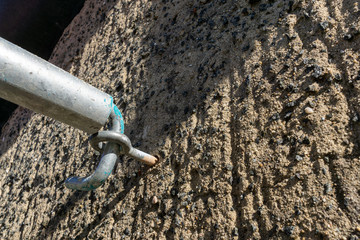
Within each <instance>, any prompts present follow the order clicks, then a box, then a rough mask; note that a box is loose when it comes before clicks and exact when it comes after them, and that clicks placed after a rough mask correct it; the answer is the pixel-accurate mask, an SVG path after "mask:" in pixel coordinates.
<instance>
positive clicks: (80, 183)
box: [65, 105, 158, 191]
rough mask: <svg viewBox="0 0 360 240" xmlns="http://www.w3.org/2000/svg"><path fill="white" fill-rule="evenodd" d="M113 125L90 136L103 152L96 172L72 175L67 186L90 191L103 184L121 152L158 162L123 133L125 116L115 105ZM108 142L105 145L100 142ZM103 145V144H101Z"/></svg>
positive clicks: (152, 162)
mask: <svg viewBox="0 0 360 240" xmlns="http://www.w3.org/2000/svg"><path fill="white" fill-rule="evenodd" d="M110 118H111V119H112V127H111V128H110V130H109V131H100V132H98V133H95V134H93V135H92V136H91V137H90V144H91V146H92V147H93V148H94V149H95V150H97V151H99V152H102V155H101V160H100V163H99V165H98V167H97V168H96V170H95V172H94V173H93V174H91V175H90V176H88V177H71V178H68V179H67V180H66V181H65V186H66V187H67V188H70V189H74V190H82V191H90V190H94V189H96V188H98V187H99V186H101V185H102V184H103V183H104V182H105V181H106V179H107V178H108V177H109V176H110V174H111V172H112V170H113V168H114V166H115V163H116V161H117V159H118V156H119V154H126V155H128V156H130V157H133V158H135V159H137V160H139V161H141V162H143V163H145V164H147V165H149V166H153V165H155V164H156V162H157V160H158V159H157V158H156V157H154V156H152V155H150V154H147V153H145V152H142V151H140V150H138V149H136V148H133V147H132V145H131V142H130V140H129V138H128V137H127V136H126V135H124V134H123V132H124V125H123V118H122V116H121V113H120V111H119V109H118V108H117V107H116V106H115V105H114V107H113V109H112V112H111V114H110ZM102 142H107V143H106V144H105V147H104V148H102V147H100V146H99V145H100V144H99V143H102ZM101 145H102V144H101Z"/></svg>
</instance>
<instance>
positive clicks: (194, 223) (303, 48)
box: [0, 0, 360, 239]
mask: <svg viewBox="0 0 360 240" xmlns="http://www.w3.org/2000/svg"><path fill="white" fill-rule="evenodd" d="M249 2H251V3H252V5H251V4H250V3H249ZM359 8H360V6H359V3H358V2H357V1H353V0H333V1H325V0H319V1H307V0H303V1H298V0H296V1H282V0H278V1H254V0H252V1H245V0H240V1H231V0H216V1H215V0H214V1H209V0H201V1H188V0H184V1H169V0H163V1H139V0H134V1H95V0H89V1H87V2H86V3H85V6H84V8H83V10H82V11H81V13H80V14H79V15H78V16H77V17H76V18H75V19H74V21H73V22H72V24H71V25H70V26H69V27H68V28H67V30H66V31H65V32H64V34H63V36H62V38H61V40H60V41H59V43H58V45H57V47H56V48H55V50H54V52H53V55H52V57H51V62H53V63H54V64H56V65H58V66H60V67H62V68H64V69H66V70H67V71H69V72H71V73H72V74H74V75H75V76H77V77H79V78H81V79H83V80H85V81H87V82H89V83H91V84H92V85H94V86H96V87H98V88H100V89H102V90H103V91H106V92H107V93H109V94H111V95H112V96H114V99H115V101H116V104H117V105H118V107H119V108H120V110H121V111H122V113H123V115H124V117H125V133H126V134H127V135H128V136H129V137H130V139H131V140H132V141H133V143H135V144H136V146H138V148H140V149H142V150H144V151H148V152H151V153H154V154H159V155H160V156H162V157H163V160H162V161H161V162H160V163H159V164H158V165H157V166H156V167H153V168H148V167H146V166H144V165H142V164H140V163H138V162H135V161H134V160H132V159H129V158H127V157H121V159H120V161H119V164H118V165H117V167H116V170H115V171H114V173H113V174H112V175H111V177H110V178H109V180H108V181H107V182H106V183H105V184H104V186H103V187H101V188H100V189H98V190H96V191H93V192H74V191H70V190H68V189H66V188H65V187H64V185H63V182H64V180H65V179H66V178H67V177H69V176H72V175H83V176H85V175H87V174H89V173H91V172H92V171H93V170H94V169H95V167H96V164H97V157H96V156H95V154H94V151H93V150H92V149H91V147H90V146H89V144H88V141H87V136H86V135H85V134H84V133H82V132H80V131H79V130H76V129H73V128H71V127H69V126H65V125H63V124H61V123H57V122H55V121H54V120H52V119H49V118H46V117H43V116H41V115H38V114H35V113H31V112H29V111H26V110H23V109H18V110H17V111H16V112H15V114H14V115H13V117H12V118H11V119H10V120H9V122H8V124H7V125H6V126H5V128H4V129H3V135H2V136H1V139H0V141H1V145H0V146H1V147H0V163H1V164H0V166H1V167H0V183H1V186H2V188H1V190H0V198H1V201H0V228H1V231H0V238H2V239H86V238H88V239H288V238H290V237H292V238H294V239H301V238H305V239H323V238H325V239H348V238H350V239H358V238H359V237H360V220H359V211H360V209H359V206H360V196H359V195H360V190H359V189H360V179H359V174H360V172H359V169H360V162H359V153H360V152H359V137H358V136H359V130H360V126H359V118H360V116H359V113H360V107H359V98H358V96H359V87H360V85H359V80H360V75H359V74H360V66H359V60H360V58H359V47H360V44H359V43H360V36H359V31H360V25H359V23H360V21H359V20H360V19H359V17H360V9H359ZM306 108H311V109H307V110H306V111H305V109H306ZM154 196H156V198H157V199H158V202H157V203H155V204H154V203H153V200H154Z"/></svg>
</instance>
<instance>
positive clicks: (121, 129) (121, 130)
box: [114, 105, 124, 133]
mask: <svg viewBox="0 0 360 240" xmlns="http://www.w3.org/2000/svg"><path fill="white" fill-rule="evenodd" d="M114 113H115V115H116V119H117V120H119V121H120V132H121V133H124V118H123V116H122V115H121V112H120V110H119V109H118V108H117V106H115V105H114Z"/></svg>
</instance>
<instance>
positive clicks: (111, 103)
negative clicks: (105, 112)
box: [104, 96, 125, 133]
mask: <svg viewBox="0 0 360 240" xmlns="http://www.w3.org/2000/svg"><path fill="white" fill-rule="evenodd" d="M104 102H105V103H106V98H105V99H104ZM108 106H109V109H110V113H111V111H112V110H113V111H114V113H115V115H116V119H117V120H118V121H120V128H121V129H120V132H121V133H124V129H125V126H124V118H123V116H122V115H121V112H120V110H119V109H118V107H117V106H116V105H115V104H114V99H113V97H112V96H110V103H109V105H108Z"/></svg>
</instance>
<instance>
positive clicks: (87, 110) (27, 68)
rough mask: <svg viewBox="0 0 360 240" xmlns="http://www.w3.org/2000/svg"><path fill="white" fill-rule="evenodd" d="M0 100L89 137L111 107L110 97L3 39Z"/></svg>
mask: <svg viewBox="0 0 360 240" xmlns="http://www.w3.org/2000/svg"><path fill="white" fill-rule="evenodd" d="M0 97H1V98H4V99H6V100H8V101H10V102H13V103H16V104H18V105H21V106H24V107H26V108H29V109H31V110H33V111H35V112H38V113H42V114H44V115H47V116H49V117H52V118H54V119H56V120H59V121H61V122H63V123H66V124H69V125H71V126H73V127H75V128H78V129H81V130H83V131H85V132H87V133H90V134H92V133H95V132H97V131H98V130H99V129H100V128H101V127H103V126H104V124H105V123H106V121H107V119H108V118H109V115H110V113H111V111H112V108H113V100H112V97H111V96H110V95H108V94H106V93H104V92H102V91H100V90H98V89H96V88H95V87H93V86H91V85H89V84H87V83H85V82H83V81H81V80H80V79H78V78H76V77H74V76H72V75H71V74H69V73H67V72H66V71H64V70H62V69H60V68H58V67H56V66H54V65H52V64H51V63H49V62H47V61H45V60H43V59H41V58H39V57H37V56H35V55H33V54H31V53H29V52H27V51H25V50H24V49H22V48H20V47H18V46H16V45H14V44H12V43H10V42H8V41H6V40H4V39H2V38H0Z"/></svg>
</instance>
